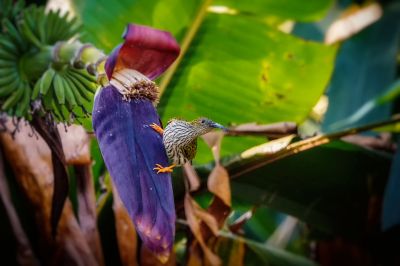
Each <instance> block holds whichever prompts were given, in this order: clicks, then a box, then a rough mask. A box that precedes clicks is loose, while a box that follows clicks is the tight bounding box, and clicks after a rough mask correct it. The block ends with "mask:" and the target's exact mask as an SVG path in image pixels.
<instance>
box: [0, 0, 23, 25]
mask: <svg viewBox="0 0 400 266" xmlns="http://www.w3.org/2000/svg"><path fill="white" fill-rule="evenodd" d="M24 5H25V2H24V0H18V1H14V0H1V1H0V7H1V8H0V21H2V20H3V19H13V18H15V17H16V16H17V15H18V14H19V13H20V12H21V10H22V8H23V7H24Z"/></svg>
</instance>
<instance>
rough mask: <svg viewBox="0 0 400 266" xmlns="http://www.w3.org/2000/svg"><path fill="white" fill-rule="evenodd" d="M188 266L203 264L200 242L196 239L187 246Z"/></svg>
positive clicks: (201, 265) (200, 265)
mask: <svg viewBox="0 0 400 266" xmlns="http://www.w3.org/2000/svg"><path fill="white" fill-rule="evenodd" d="M187 250H188V251H187V254H188V259H187V263H186V265H187V266H203V265H204V263H203V258H202V256H201V254H200V252H201V251H200V248H199V244H198V242H196V241H193V242H192V244H191V245H190V246H189V247H188V248H187Z"/></svg>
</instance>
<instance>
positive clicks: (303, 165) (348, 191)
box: [226, 141, 390, 237]
mask: <svg viewBox="0 0 400 266" xmlns="http://www.w3.org/2000/svg"><path fill="white" fill-rule="evenodd" d="M258 160H260V159H258ZM252 161H253V162H252ZM239 162H240V161H237V162H236V163H235V162H232V163H231V164H228V165H226V167H227V168H228V171H229V173H230V174H231V176H234V175H235V173H238V172H239V173H240V172H241V171H242V170H243V169H246V168H247V169H248V168H249V167H250V169H253V170H251V171H248V172H246V173H243V174H238V175H237V176H236V177H234V178H233V179H232V182H231V185H232V196H233V197H234V198H236V199H237V200H240V201H242V202H247V203H249V204H263V205H265V206H268V207H271V208H273V209H276V210H279V211H282V212H285V213H288V214H290V215H293V216H295V217H298V218H299V219H301V220H303V221H305V222H307V223H309V224H310V225H312V226H315V227H317V228H319V229H321V230H323V231H325V232H330V233H340V234H345V235H348V236H352V237H356V236H359V235H360V234H362V233H363V229H364V224H365V219H366V215H367V203H368V195H369V193H370V192H371V191H370V189H374V190H375V189H376V190H379V189H382V188H383V186H384V180H385V178H386V175H387V172H388V168H389V165H390V157H388V156H384V155H383V154H378V153H375V152H372V151H369V150H366V149H363V148H361V147H358V146H355V145H352V144H349V143H346V142H342V141H333V142H331V143H329V144H326V145H323V146H319V147H315V148H313V149H310V150H307V151H303V152H300V153H297V154H293V155H291V156H288V157H285V158H283V159H280V160H277V161H272V162H270V163H268V164H266V165H264V166H261V167H256V165H257V159H256V158H254V159H250V161H248V162H247V163H246V162H242V163H239ZM238 164H239V165H238ZM240 164H242V165H240ZM378 181H379V182H378ZM370 182H376V183H374V187H373V188H371V187H368V184H369V183H370ZM342 206H346V208H342Z"/></svg>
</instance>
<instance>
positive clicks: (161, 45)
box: [105, 24, 180, 80]
mask: <svg viewBox="0 0 400 266" xmlns="http://www.w3.org/2000/svg"><path fill="white" fill-rule="evenodd" d="M122 37H123V38H124V39H125V41H124V42H123V43H122V44H120V45H118V46H117V47H116V48H115V49H114V50H113V51H112V52H111V54H110V56H109V58H108V59H107V62H106V65H105V70H106V73H107V77H108V79H111V77H112V74H113V72H114V71H115V70H119V69H122V68H129V69H134V70H137V71H139V72H140V73H142V74H144V75H145V76H147V77H148V78H149V79H152V80H153V79H155V78H157V77H158V76H159V75H161V74H162V73H163V72H164V71H165V70H166V69H167V68H168V67H169V66H170V65H171V64H172V63H173V62H174V61H175V59H176V58H177V57H178V55H179V52H180V48H179V44H178V43H177V42H176V40H175V38H174V37H173V36H172V35H171V33H169V32H166V31H161V30H157V29H153V28H151V27H147V26H142V25H136V24H128V26H127V27H126V30H125V32H124V34H123V36H122Z"/></svg>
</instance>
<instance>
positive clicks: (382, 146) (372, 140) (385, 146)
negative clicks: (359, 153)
mask: <svg viewBox="0 0 400 266" xmlns="http://www.w3.org/2000/svg"><path fill="white" fill-rule="evenodd" d="M342 140H344V141H346V142H349V143H352V144H355V145H358V146H362V147H364V148H367V149H375V150H383V151H389V152H394V151H395V150H396V148H397V147H396V144H395V143H393V142H392V140H391V139H390V137H389V138H388V137H386V136H385V135H382V136H379V137H371V136H362V135H350V136H346V137H343V138H342Z"/></svg>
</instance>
